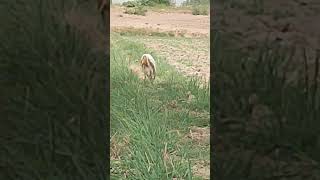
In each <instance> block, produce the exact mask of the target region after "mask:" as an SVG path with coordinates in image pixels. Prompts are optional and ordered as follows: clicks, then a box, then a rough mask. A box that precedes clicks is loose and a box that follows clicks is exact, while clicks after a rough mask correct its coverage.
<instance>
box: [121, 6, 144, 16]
mask: <svg viewBox="0 0 320 180" xmlns="http://www.w3.org/2000/svg"><path fill="white" fill-rule="evenodd" d="M146 12H147V10H146V9H145V8H144V7H143V6H135V7H132V8H126V10H125V11H124V13H126V14H135V15H140V16H145V15H146Z"/></svg>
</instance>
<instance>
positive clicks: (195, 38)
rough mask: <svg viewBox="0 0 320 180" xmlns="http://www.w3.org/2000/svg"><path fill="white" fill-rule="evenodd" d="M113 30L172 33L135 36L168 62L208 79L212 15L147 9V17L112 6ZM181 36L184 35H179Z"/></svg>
mask: <svg viewBox="0 0 320 180" xmlns="http://www.w3.org/2000/svg"><path fill="white" fill-rule="evenodd" d="M110 16H111V24H110V26H111V30H112V31H128V30H130V29H140V30H145V31H155V32H172V33H173V34H174V35H175V36H176V37H175V38H172V37H154V36H135V37H132V38H133V39H134V40H137V41H139V42H143V43H144V44H145V46H146V47H147V48H150V49H152V50H155V51H156V52H157V54H159V55H161V56H163V57H164V58H165V59H166V60H167V62H168V63H169V64H170V65H172V66H174V67H175V68H176V69H177V70H178V71H179V72H181V73H182V74H183V75H186V76H196V77H200V78H201V79H203V80H205V81H206V82H207V81H208V80H209V75H210V58H209V56H210V55H209V49H210V46H209V44H210V39H209V28H210V18H209V17H210V16H203V15H199V16H194V15H192V14H191V12H187V11H177V12H172V11H151V10H150V11H148V12H147V13H146V16H138V15H131V14H125V13H124V8H123V7H119V6H113V7H112V8H111V13H110ZM179 35H181V36H183V38H182V37H179Z"/></svg>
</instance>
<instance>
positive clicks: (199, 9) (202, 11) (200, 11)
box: [192, 5, 209, 15]
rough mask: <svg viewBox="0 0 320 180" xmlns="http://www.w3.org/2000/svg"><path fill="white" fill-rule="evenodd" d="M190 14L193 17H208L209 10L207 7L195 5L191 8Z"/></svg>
mask: <svg viewBox="0 0 320 180" xmlns="http://www.w3.org/2000/svg"><path fill="white" fill-rule="evenodd" d="M192 14H193V15H208V14H209V10H208V7H206V6H200V5H195V6H193V7H192Z"/></svg>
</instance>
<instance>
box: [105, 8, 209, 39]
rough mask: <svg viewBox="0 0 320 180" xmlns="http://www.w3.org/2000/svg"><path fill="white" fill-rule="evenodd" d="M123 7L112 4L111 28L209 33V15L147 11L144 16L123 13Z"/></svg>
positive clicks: (189, 33) (191, 33)
mask: <svg viewBox="0 0 320 180" xmlns="http://www.w3.org/2000/svg"><path fill="white" fill-rule="evenodd" d="M124 10H125V8H123V7H119V6H112V7H111V11H110V21H111V23H110V26H111V29H112V28H125V27H134V28H146V29H153V30H157V31H160V32H166V31H184V32H185V33H186V34H188V35H197V34H200V35H206V36H208V35H209V30H210V29H209V28H210V18H209V16H202V15H198V16H194V15H192V14H190V13H186V12H184V11H181V12H165V11H164V12H155V11H148V12H147V13H146V16H138V15H131V14H125V13H124Z"/></svg>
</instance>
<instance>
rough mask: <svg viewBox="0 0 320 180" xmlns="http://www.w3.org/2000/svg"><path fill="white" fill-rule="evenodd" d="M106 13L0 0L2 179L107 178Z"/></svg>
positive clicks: (74, 0) (67, 2)
mask: <svg viewBox="0 0 320 180" xmlns="http://www.w3.org/2000/svg"><path fill="white" fill-rule="evenodd" d="M109 14H110V3H109V1H107V4H106V21H107V22H106V24H105V25H106V27H101V25H102V24H103V23H101V15H100V12H98V9H97V2H96V1H88V0H56V1H45V0H12V1H3V0H1V1H0V119H1V120H0V179H3V180H10V179H24V180H29V179H30V180H37V179H39V180H40V179H41V180H43V179H57V180H72V179H75V180H80V179H83V180H87V179H88V180H91V179H95V180H96V179H100V180H106V179H109V174H110V173H109V172H110V161H109V160H110V158H109V151H110V150H109V139H110V136H109V129H110V126H109V108H110V101H109V97H110V93H109V90H110V88H109V82H110V75H109V74H110V71H109V57H110V56H109V42H110V41H109V38H110V36H109V34H110V19H109V17H110V16H109ZM99 28H101V29H100V30H98V29H99ZM104 30H106V31H104Z"/></svg>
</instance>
